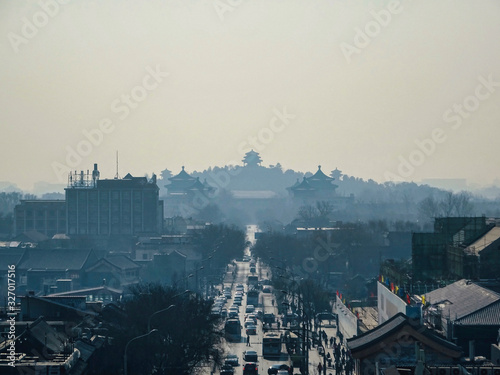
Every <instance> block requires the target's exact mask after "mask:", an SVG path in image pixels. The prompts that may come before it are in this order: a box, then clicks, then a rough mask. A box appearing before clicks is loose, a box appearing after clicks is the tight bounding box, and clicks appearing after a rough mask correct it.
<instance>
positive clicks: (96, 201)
mask: <svg viewBox="0 0 500 375" xmlns="http://www.w3.org/2000/svg"><path fill="white" fill-rule="evenodd" d="M64 190H65V192H66V213H67V229H66V233H67V234H68V235H69V236H78V235H85V236H116V235H129V236H136V235H153V234H158V233H161V230H162V221H163V201H161V200H159V195H158V194H159V188H158V185H157V184H156V176H155V175H153V177H152V178H151V179H150V180H148V179H147V178H146V177H133V176H132V175H131V174H127V175H126V176H125V177H124V178H114V179H103V180H101V179H99V170H98V169H97V164H94V170H93V171H92V173H89V171H87V173H86V174H84V172H83V171H82V172H80V174H77V173H76V172H75V173H70V175H69V180H68V187H67V188H65V189H64Z"/></svg>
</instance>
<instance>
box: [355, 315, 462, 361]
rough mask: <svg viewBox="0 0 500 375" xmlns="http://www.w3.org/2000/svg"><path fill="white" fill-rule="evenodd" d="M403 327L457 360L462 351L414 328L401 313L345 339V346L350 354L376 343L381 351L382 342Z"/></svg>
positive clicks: (425, 331)
mask: <svg viewBox="0 0 500 375" xmlns="http://www.w3.org/2000/svg"><path fill="white" fill-rule="evenodd" d="M405 326H409V327H411V329H412V330H413V331H414V332H415V334H417V335H418V334H422V335H423V336H425V337H426V338H427V339H429V340H431V342H434V344H435V345H439V346H441V347H444V348H446V349H448V350H451V351H452V352H454V353H455V355H456V357H457V358H458V357H459V355H460V353H461V351H462V350H461V349H460V347H458V346H457V345H455V344H453V343H451V342H449V341H447V340H445V339H443V338H442V337H440V336H438V335H436V334H434V333H433V332H432V331H431V330H430V329H428V328H425V327H421V326H418V327H415V326H414V325H412V324H411V323H410V321H409V318H408V317H407V316H406V315H405V314H403V313H398V314H396V315H394V316H393V317H392V318H391V319H389V320H387V321H386V322H384V323H382V324H380V325H379V326H377V327H375V328H374V329H372V330H370V331H367V332H366V333H363V334H361V335H359V336H356V337H353V338H351V339H347V346H348V348H349V349H350V350H351V352H356V351H360V350H364V349H366V348H371V347H374V346H376V345H377V344H378V343H381V350H382V349H383V347H384V345H383V340H384V339H385V338H387V337H388V336H391V335H393V334H394V333H396V332H398V331H399V330H401V329H402V328H403V327H405Z"/></svg>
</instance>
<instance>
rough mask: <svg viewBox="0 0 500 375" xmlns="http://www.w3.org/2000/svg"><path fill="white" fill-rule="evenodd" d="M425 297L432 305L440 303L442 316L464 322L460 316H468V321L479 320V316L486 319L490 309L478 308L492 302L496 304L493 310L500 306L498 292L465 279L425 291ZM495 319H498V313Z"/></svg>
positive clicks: (499, 316) (499, 319) (497, 309)
mask: <svg viewBox="0 0 500 375" xmlns="http://www.w3.org/2000/svg"><path fill="white" fill-rule="evenodd" d="M425 299H426V301H427V302H429V303H430V304H432V305H441V307H442V314H443V316H445V317H450V320H451V321H462V322H465V321H466V320H462V318H465V317H468V316H469V317H470V319H469V320H470V321H472V320H471V319H476V320H477V319H478V320H481V316H482V317H483V318H484V319H488V318H487V315H488V312H489V311H490V310H484V311H482V312H481V311H480V310H482V309H484V308H486V307H488V306H490V305H492V304H493V303H496V305H497V307H495V308H493V309H494V310H495V309H496V311H499V308H500V294H498V293H496V292H494V291H492V290H490V289H486V288H483V287H482V286H479V285H477V284H475V283H473V282H471V281H469V280H465V279H462V280H459V281H456V282H454V283H453V284H450V285H448V286H445V287H444V288H439V289H436V290H433V291H432V292H429V293H426V294H425ZM474 317H475V318H474ZM497 321H500V314H499V315H498V319H497Z"/></svg>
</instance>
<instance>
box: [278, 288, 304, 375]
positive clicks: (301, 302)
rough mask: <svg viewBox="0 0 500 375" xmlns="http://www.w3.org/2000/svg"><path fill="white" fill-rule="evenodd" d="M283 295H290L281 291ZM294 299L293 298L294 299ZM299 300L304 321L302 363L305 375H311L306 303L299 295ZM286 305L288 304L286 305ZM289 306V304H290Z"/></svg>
mask: <svg viewBox="0 0 500 375" xmlns="http://www.w3.org/2000/svg"><path fill="white" fill-rule="evenodd" d="M281 292H282V293H283V294H285V295H288V294H289V293H288V292H287V291H286V290H282V291H281ZM292 298H293V297H292ZM297 299H298V302H299V309H300V315H301V320H302V361H303V367H304V375H309V342H308V341H309V338H308V336H307V333H308V331H307V327H306V323H307V319H308V318H307V315H306V312H305V310H304V301H302V298H301V297H300V295H299V294H298V295H297ZM284 304H286V303H284ZM288 305H289V304H288Z"/></svg>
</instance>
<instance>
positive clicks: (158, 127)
mask: <svg viewBox="0 0 500 375" xmlns="http://www.w3.org/2000/svg"><path fill="white" fill-rule="evenodd" d="M231 4H232V5H231ZM231 4H230V3H228V2H226V1H222V0H221V1H196V2H183V1H174V0H172V1H168V2H161V3H160V2H151V3H148V4H147V5H146V4H141V5H139V3H136V2H132V1H126V2H118V1H116V0H109V1H105V2H100V3H99V6H98V5H97V2H83V1H72V2H67V4H66V2H63V1H55V0H54V1H50V0H47V1H45V2H44V1H42V2H36V1H27V2H25V3H23V4H22V5H20V4H18V3H8V2H6V3H3V4H2V5H0V9H1V11H0V35H2V36H3V37H2V38H1V40H0V53H1V55H2V57H3V59H2V60H1V61H0V67H1V69H0V83H1V86H2V90H0V98H1V100H0V103H1V104H0V123H1V124H2V148H1V153H0V157H1V158H2V160H4V162H3V163H2V164H1V166H0V181H9V182H12V183H15V184H16V185H17V186H19V187H20V188H21V189H23V190H26V191H29V190H31V189H32V188H33V184H34V183H36V182H38V181H46V182H49V183H59V184H65V183H66V182H67V172H68V171H69V170H78V171H79V170H87V169H91V167H92V165H93V163H98V164H99V165H100V168H101V172H102V174H101V175H102V177H103V178H112V177H113V176H114V175H115V173H116V165H115V158H116V151H117V150H118V151H119V155H120V156H119V158H120V170H119V172H120V174H121V175H124V174H126V173H128V172H130V173H131V174H132V175H134V176H143V175H144V174H145V173H148V174H149V175H151V173H153V172H154V173H156V174H160V172H161V171H162V170H164V169H167V168H168V169H170V170H171V171H172V172H173V173H174V174H175V173H177V172H178V171H179V170H180V168H181V166H182V165H184V166H186V169H187V170H189V171H190V172H192V171H194V170H197V171H201V170H203V169H206V168H208V167H209V166H224V165H229V164H233V165H241V164H242V163H241V160H242V158H243V156H244V153H245V152H247V151H249V150H250V149H252V148H253V149H254V150H256V151H258V152H259V153H260V155H261V157H262V159H263V165H265V166H268V165H274V164H276V163H278V162H279V163H280V164H281V165H282V166H283V168H285V169H294V170H296V171H301V172H313V171H315V169H316V167H317V165H318V164H321V165H322V166H323V170H324V171H325V173H326V172H329V171H331V170H334V169H335V168H339V169H340V170H342V171H344V172H345V173H347V174H349V175H351V176H356V177H361V178H364V179H373V180H375V181H377V182H384V181H387V180H395V181H398V180H399V181H415V182H419V181H422V180H426V179H436V178H442V179H447V178H464V179H467V182H468V183H475V184H481V185H489V184H491V183H492V182H493V181H495V180H498V179H499V178H500V172H498V170H497V168H496V163H495V159H494V157H492V155H490V153H488V150H490V149H491V150H493V149H494V147H495V140H496V139H497V138H498V135H500V134H499V132H500V130H499V127H498V124H499V122H500V106H498V104H499V102H500V89H499V88H500V66H498V63H497V62H498V61H499V60H500V59H499V58H500V51H499V50H498V49H496V48H495V46H496V43H495V40H497V39H498V38H499V37H498V35H500V25H499V24H498V22H496V20H497V19H498V16H499V15H500V6H499V5H498V3H496V2H494V1H485V2H481V3H480V4H474V3H470V2H466V1H458V2H454V3H453V5H451V4H448V3H438V4H436V3H433V2H431V1H424V2H419V3H418V4H419V6H418V7H417V6H416V4H415V3H414V2H403V1H387V2H383V3H380V4H372V3H371V2H367V1H357V2H346V1H341V2H335V3H327V2H321V1H313V2H308V3H304V2H300V1H296V0H293V1H288V2H286V3H285V2H280V1H275V2H264V1H256V2H232V3H231ZM5 161H8V162H5Z"/></svg>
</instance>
